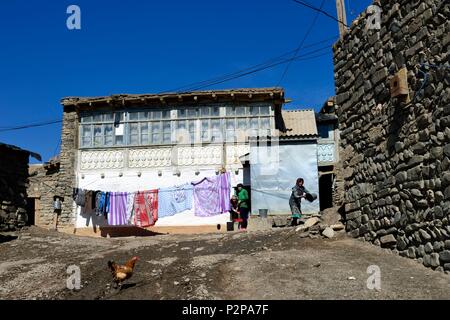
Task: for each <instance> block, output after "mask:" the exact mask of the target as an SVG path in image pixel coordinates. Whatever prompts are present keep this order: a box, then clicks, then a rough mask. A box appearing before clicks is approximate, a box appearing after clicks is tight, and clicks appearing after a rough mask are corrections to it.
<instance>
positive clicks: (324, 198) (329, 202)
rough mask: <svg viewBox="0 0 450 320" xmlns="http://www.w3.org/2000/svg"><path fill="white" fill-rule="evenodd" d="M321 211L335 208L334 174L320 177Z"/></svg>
mask: <svg viewBox="0 0 450 320" xmlns="http://www.w3.org/2000/svg"><path fill="white" fill-rule="evenodd" d="M319 197H320V211H323V210H325V209H328V208H331V207H333V174H332V173H328V174H324V175H321V176H320V177H319Z"/></svg>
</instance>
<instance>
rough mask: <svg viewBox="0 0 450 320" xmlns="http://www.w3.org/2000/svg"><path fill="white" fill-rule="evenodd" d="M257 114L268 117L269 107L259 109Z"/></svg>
mask: <svg viewBox="0 0 450 320" xmlns="http://www.w3.org/2000/svg"><path fill="white" fill-rule="evenodd" d="M259 114H261V115H269V114H270V106H262V107H259Z"/></svg>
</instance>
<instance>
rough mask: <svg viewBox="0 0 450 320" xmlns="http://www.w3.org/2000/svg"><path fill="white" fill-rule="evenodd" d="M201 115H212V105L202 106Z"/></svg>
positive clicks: (205, 116)
mask: <svg viewBox="0 0 450 320" xmlns="http://www.w3.org/2000/svg"><path fill="white" fill-rule="evenodd" d="M200 111H201V116H202V117H204V118H207V117H209V116H210V115H211V108H210V107H202V108H200Z"/></svg>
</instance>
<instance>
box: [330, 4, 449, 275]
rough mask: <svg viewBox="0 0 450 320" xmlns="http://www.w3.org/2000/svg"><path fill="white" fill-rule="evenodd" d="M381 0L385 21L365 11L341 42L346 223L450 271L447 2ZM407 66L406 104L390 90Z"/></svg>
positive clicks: (338, 72)
mask: <svg viewBox="0 0 450 320" xmlns="http://www.w3.org/2000/svg"><path fill="white" fill-rule="evenodd" d="M378 4H379V6H380V7H381V8H382V13H381V29H380V30H365V27H366V21H367V19H368V14H367V13H363V14H361V16H360V17H359V18H358V19H357V20H356V21H355V22H354V23H353V24H352V26H351V28H350V31H349V33H348V34H347V35H346V37H345V38H344V39H343V40H340V41H339V42H338V43H336V45H335V46H334V63H335V83H336V94H337V97H336V99H337V104H338V117H339V124H340V130H341V147H342V151H343V152H342V154H341V160H342V163H343V174H344V179H345V207H344V209H345V218H346V230H347V231H348V232H349V234H350V235H352V236H353V237H363V238H364V239H365V240H367V241H370V242H373V243H374V244H376V245H381V246H383V247H388V248H391V249H393V250H396V251H398V253H399V254H400V255H402V256H407V257H410V258H416V259H419V261H420V262H422V263H423V264H424V265H425V266H427V267H432V268H437V269H438V270H444V269H445V270H450V236H449V235H450V226H449V219H450V171H449V166H450V127H449V126H450V105H449V104H450V88H449V84H450V73H449V67H450V64H449V43H450V20H449V17H450V8H449V2H448V1H444V0H425V1H411V0H408V1H405V0H403V1H390V0H385V1H380V2H379V3H378ZM422 64H426V65H422ZM431 65H433V66H431ZM402 67H406V68H407V70H408V84H409V95H410V99H411V101H410V102H409V103H407V102H405V101H402V99H399V98H392V97H391V92H390V85H389V83H390V79H391V78H392V76H393V75H394V74H395V73H396V72H398V70H399V69H401V68H402ZM420 70H422V72H420ZM425 74H426V75H427V76H426V77H427V78H428V80H427V81H426V82H425V83H424V78H425V76H424V75H425Z"/></svg>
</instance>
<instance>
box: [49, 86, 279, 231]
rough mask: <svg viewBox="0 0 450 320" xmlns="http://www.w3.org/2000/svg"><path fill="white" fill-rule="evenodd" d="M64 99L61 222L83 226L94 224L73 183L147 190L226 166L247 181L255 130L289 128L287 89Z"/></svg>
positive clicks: (238, 180)
mask: <svg viewBox="0 0 450 320" xmlns="http://www.w3.org/2000/svg"><path fill="white" fill-rule="evenodd" d="M61 103H62V105H63V109H64V110H63V111H64V112H63V114H64V115H63V129H62V141H61V153H60V168H59V173H58V186H57V188H56V190H57V191H58V194H59V195H60V196H61V198H62V200H63V201H62V210H61V214H60V222H59V223H60V225H61V226H68V227H69V226H71V227H73V226H75V228H80V229H81V228H86V227H89V228H91V227H92V226H91V225H90V224H89V222H88V221H87V220H84V219H83V218H82V217H81V214H79V212H78V211H77V208H76V207H75V206H74V202H73V201H72V191H73V190H72V188H74V187H78V188H84V189H89V190H101V191H129V192H131V191H139V190H148V189H149V188H161V187H167V186H173V185H178V184H183V183H186V182H191V181H198V180H201V179H202V178H204V177H208V176H214V175H216V174H218V173H219V172H221V171H222V170H224V169H225V170H227V171H229V172H230V173H231V182H232V185H236V184H237V183H244V185H245V184H246V181H245V178H244V177H245V176H249V172H245V171H246V170H249V168H248V166H247V165H246V164H245V163H243V162H242V161H241V157H242V156H244V155H246V154H248V153H249V151H250V145H249V141H248V137H249V136H251V135H260V134H262V135H266V136H271V135H272V134H273V131H275V130H279V131H285V127H284V122H283V119H282V116H281V108H282V105H283V103H284V91H283V89H280V88H255V89H237V90H215V91H198V92H189V93H168V94H143V95H113V96H107V97H88V98H82V97H69V98H64V99H63V100H62V101H61ZM78 209H79V208H78ZM221 216H226V215H221ZM222 218H223V217H221V219H222ZM196 219H198V218H197V217H194V216H192V219H191V221H190V222H191V223H197V222H196ZM207 219H209V218H203V221H205V220H207ZM163 220H164V219H160V220H158V222H157V224H156V227H158V226H161V225H163V223H164V221H163ZM172 220H173V219H172ZM213 222H214V225H216V223H218V222H217V221H215V220H214V221H211V223H213ZM91 223H92V221H91ZM100 227H101V226H100Z"/></svg>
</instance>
